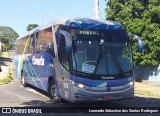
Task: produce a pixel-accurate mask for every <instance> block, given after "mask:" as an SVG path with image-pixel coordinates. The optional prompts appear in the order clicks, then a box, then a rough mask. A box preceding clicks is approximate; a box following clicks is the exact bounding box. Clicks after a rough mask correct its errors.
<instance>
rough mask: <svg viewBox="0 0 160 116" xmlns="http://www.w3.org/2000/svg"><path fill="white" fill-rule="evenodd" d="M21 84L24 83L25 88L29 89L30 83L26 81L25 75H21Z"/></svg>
mask: <svg viewBox="0 0 160 116" xmlns="http://www.w3.org/2000/svg"><path fill="white" fill-rule="evenodd" d="M21 82H22V85H23V87H27V86H28V83H27V82H26V81H25V79H24V74H23V73H22V74H21Z"/></svg>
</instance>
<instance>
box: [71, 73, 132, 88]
mask: <svg viewBox="0 0 160 116" xmlns="http://www.w3.org/2000/svg"><path fill="white" fill-rule="evenodd" d="M128 78H132V80H133V78H134V76H130V77H128ZM128 78H123V79H119V80H91V79H87V78H82V77H77V76H72V75H71V80H73V81H75V82H77V83H81V84H84V85H87V86H91V87H96V86H98V85H101V84H103V83H107V86H109V87H115V86H122V85H125V84H128V83H129V81H128Z"/></svg>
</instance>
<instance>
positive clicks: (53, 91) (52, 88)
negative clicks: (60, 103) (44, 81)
mask: <svg viewBox="0 0 160 116" xmlns="http://www.w3.org/2000/svg"><path fill="white" fill-rule="evenodd" d="M51 95H52V97H55V87H54V86H53V85H52V86H51Z"/></svg>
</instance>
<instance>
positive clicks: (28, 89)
mask: <svg viewBox="0 0 160 116" xmlns="http://www.w3.org/2000/svg"><path fill="white" fill-rule="evenodd" d="M19 87H21V88H24V89H25V90H27V91H30V92H32V93H35V94H37V95H40V96H41V97H45V98H47V99H48V97H47V96H45V95H43V94H42V93H39V92H38V91H36V90H34V89H32V88H26V87H23V86H19Z"/></svg>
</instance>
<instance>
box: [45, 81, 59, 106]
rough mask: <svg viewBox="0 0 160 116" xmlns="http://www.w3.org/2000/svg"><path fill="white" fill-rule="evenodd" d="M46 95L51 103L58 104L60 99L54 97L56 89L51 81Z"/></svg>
mask: <svg viewBox="0 0 160 116" xmlns="http://www.w3.org/2000/svg"><path fill="white" fill-rule="evenodd" d="M48 95H49V98H50V99H51V101H52V102H53V103H59V102H60V97H58V96H56V89H55V85H54V81H53V79H52V80H51V81H50V82H49V86H48Z"/></svg>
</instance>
